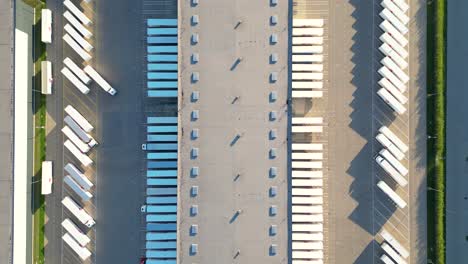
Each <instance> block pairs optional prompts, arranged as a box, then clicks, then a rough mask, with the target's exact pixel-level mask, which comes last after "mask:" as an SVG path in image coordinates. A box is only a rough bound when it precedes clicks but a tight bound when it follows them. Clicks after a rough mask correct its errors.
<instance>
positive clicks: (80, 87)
mask: <svg viewBox="0 0 468 264" xmlns="http://www.w3.org/2000/svg"><path fill="white" fill-rule="evenodd" d="M61 72H62V74H63V75H64V76H65V77H67V79H68V80H69V81H70V82H71V83H72V84H73V86H75V87H76V88H77V89H78V90H79V91H80V92H81V93H83V94H88V93H89V88H88V87H87V86H86V85H84V84H83V83H82V82H81V81H80V80H79V79H78V78H77V77H76V76H75V75H73V73H72V72H71V71H70V70H69V69H68V68H65V67H63V68H62V70H61Z"/></svg>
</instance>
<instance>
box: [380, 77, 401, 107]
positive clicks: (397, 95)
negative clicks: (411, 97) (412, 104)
mask: <svg viewBox="0 0 468 264" xmlns="http://www.w3.org/2000/svg"><path fill="white" fill-rule="evenodd" d="M379 84H380V85H381V86H382V88H385V89H387V90H388V91H389V92H390V93H391V94H392V95H393V96H394V97H395V98H396V99H397V100H398V101H399V102H400V103H401V104H406V103H407V102H408V98H406V96H404V95H403V94H402V93H401V92H400V90H398V89H397V88H396V87H395V86H394V85H393V84H392V83H391V82H390V81H389V80H388V79H387V78H382V79H380V80H379Z"/></svg>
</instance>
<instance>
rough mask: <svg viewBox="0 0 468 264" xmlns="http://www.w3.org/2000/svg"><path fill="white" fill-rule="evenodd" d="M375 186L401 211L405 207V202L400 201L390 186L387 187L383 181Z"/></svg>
mask: <svg viewBox="0 0 468 264" xmlns="http://www.w3.org/2000/svg"><path fill="white" fill-rule="evenodd" d="M377 186H378V187H379V189H380V190H382V191H383V192H384V193H385V194H386V195H388V197H390V199H391V200H392V201H393V202H394V203H395V204H396V205H397V206H398V207H400V208H401V209H403V208H405V207H406V202H405V201H404V200H403V199H401V197H400V196H399V195H398V194H397V193H396V192H395V191H394V190H392V188H390V186H388V185H387V184H386V183H385V182H384V181H379V182H378V183H377Z"/></svg>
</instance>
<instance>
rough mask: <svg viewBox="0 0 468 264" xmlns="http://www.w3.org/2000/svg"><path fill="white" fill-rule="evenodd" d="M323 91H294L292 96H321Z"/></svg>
mask: <svg viewBox="0 0 468 264" xmlns="http://www.w3.org/2000/svg"><path fill="white" fill-rule="evenodd" d="M322 96H323V92H322V91H294V90H293V91H292V98H321V97H322Z"/></svg>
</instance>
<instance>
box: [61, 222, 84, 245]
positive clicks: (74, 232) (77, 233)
mask: <svg viewBox="0 0 468 264" xmlns="http://www.w3.org/2000/svg"><path fill="white" fill-rule="evenodd" d="M62 227H63V228H64V229H65V230H67V232H68V233H69V234H70V235H71V236H72V237H73V238H74V239H75V240H76V241H77V242H78V243H79V244H80V245H81V246H82V247H85V246H86V245H87V244H88V243H89V242H91V239H89V237H88V236H87V235H86V234H85V233H84V232H83V231H81V229H80V228H79V227H77V226H76V225H75V223H73V221H72V220H70V219H69V218H66V219H65V220H63V222H62Z"/></svg>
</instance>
